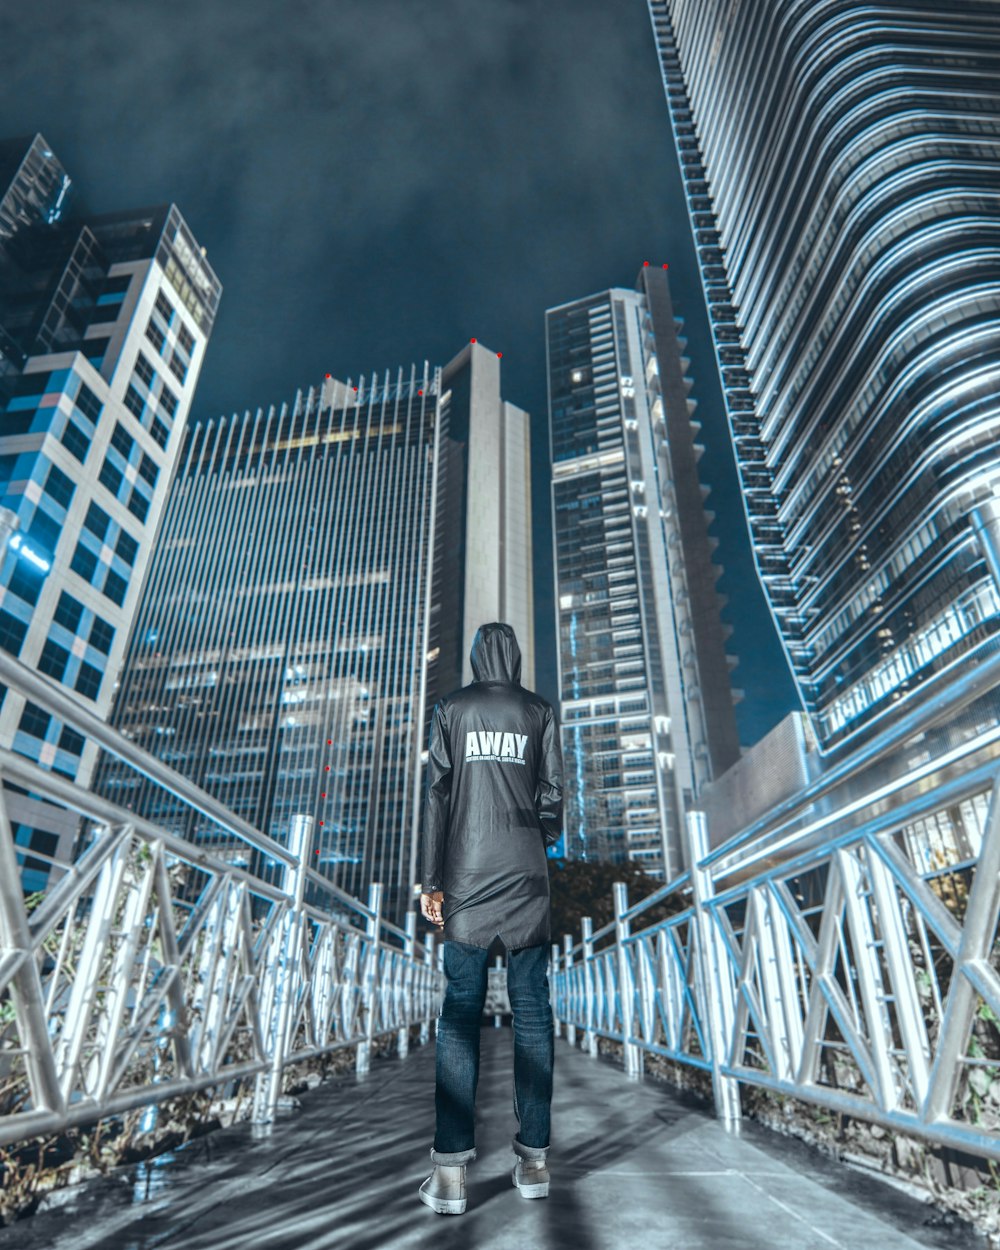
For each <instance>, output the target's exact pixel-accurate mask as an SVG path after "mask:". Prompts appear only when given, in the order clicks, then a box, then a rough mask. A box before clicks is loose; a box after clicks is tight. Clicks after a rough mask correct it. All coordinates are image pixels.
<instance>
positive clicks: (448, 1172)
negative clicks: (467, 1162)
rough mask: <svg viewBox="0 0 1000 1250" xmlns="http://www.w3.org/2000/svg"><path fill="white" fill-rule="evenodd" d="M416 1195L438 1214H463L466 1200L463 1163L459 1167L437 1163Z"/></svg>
mask: <svg viewBox="0 0 1000 1250" xmlns="http://www.w3.org/2000/svg"><path fill="white" fill-rule="evenodd" d="M417 1196H418V1197H419V1199H420V1201H421V1202H425V1203H426V1204H427V1205H428V1206H429V1207H430V1209H431V1210H432V1211H436V1212H437V1213H438V1215H463V1214H464V1213H465V1208H466V1204H467V1202H468V1196H467V1195H466V1192H465V1166H464V1164H463V1165H462V1166H460V1167H447V1166H445V1165H444V1164H441V1163H439V1164H437V1165H436V1167H435V1168H434V1171H433V1172H432V1173H431V1174H430V1176H428V1178H427V1179H426V1180H425V1181H424V1183H423V1184H422V1185H421V1186H420V1189H419V1190H418V1191H417Z"/></svg>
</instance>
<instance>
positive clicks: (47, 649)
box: [38, 638, 69, 681]
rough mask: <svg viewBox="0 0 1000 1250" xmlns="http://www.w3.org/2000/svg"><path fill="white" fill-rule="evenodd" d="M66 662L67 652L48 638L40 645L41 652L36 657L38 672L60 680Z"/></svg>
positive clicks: (67, 658) (67, 661)
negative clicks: (42, 645) (43, 644)
mask: <svg viewBox="0 0 1000 1250" xmlns="http://www.w3.org/2000/svg"><path fill="white" fill-rule="evenodd" d="M68 663H69V652H68V651H67V650H66V648H65V647H60V645H59V644H58V643H57V642H53V641H52V639H51V638H50V639H49V640H48V641H47V642H46V644H45V646H44V647H42V654H41V655H40V656H39V657H38V670H39V672H42V673H44V674H45V675H46V677H54V678H55V680H56V681H62V676H63V673H65V672H66V665H67V664H68Z"/></svg>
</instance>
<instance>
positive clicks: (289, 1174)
mask: <svg viewBox="0 0 1000 1250" xmlns="http://www.w3.org/2000/svg"><path fill="white" fill-rule="evenodd" d="M512 1060H513V1035H512V1033H511V1031H510V1029H508V1028H504V1029H493V1028H488V1027H487V1028H484V1029H483V1031H482V1063H481V1069H480V1079H479V1099H478V1130H477V1133H478V1136H477V1146H478V1148H479V1157H478V1159H477V1161H476V1162H475V1163H474V1164H472V1165H471V1166H470V1167H469V1169H468V1173H467V1178H468V1193H469V1207H468V1210H467V1212H466V1213H465V1215H461V1216H441V1215H436V1214H435V1213H434V1212H433V1211H431V1210H430V1208H428V1207H426V1206H424V1205H423V1203H421V1202H420V1201H419V1199H418V1198H417V1189H418V1187H419V1185H420V1183H421V1181H422V1180H423V1179H424V1177H426V1176H428V1175H429V1174H430V1171H431V1168H432V1166H433V1165H432V1164H431V1162H430V1146H431V1142H432V1140H433V1132H434V1044H433V1041H432V1042H431V1044H430V1045H429V1046H425V1047H418V1048H417V1049H416V1050H414V1051H412V1052H411V1054H410V1056H409V1058H407V1059H403V1060H400V1059H383V1060H375V1061H373V1065H372V1069H371V1072H370V1073H369V1074H368V1075H367V1076H366V1077H361V1078H358V1077H356V1076H354V1075H353V1074H349V1075H347V1076H341V1077H337V1078H334V1079H331V1080H329V1081H328V1082H326V1083H325V1084H323V1085H322V1086H320V1087H319V1088H317V1089H315V1090H313V1091H311V1092H309V1093H308V1094H305V1095H303V1096H302V1108H301V1110H299V1111H297V1112H295V1113H294V1114H292V1115H290V1116H288V1117H287V1118H283V1119H281V1120H280V1121H279V1122H278V1123H277V1124H276V1125H275V1127H274V1129H273V1131H272V1133H271V1134H270V1136H269V1137H266V1138H255V1137H254V1134H253V1132H252V1130H251V1127H250V1126H249V1125H247V1124H242V1125H236V1126H234V1127H232V1128H229V1129H223V1130H219V1131H218V1132H215V1133H212V1134H209V1135H207V1136H205V1137H202V1138H199V1139H198V1140H196V1141H194V1142H191V1143H189V1144H188V1145H186V1146H184V1147H183V1148H181V1149H180V1150H178V1151H176V1152H173V1153H171V1154H166V1155H162V1156H160V1157H159V1158H157V1159H154V1160H151V1161H150V1162H148V1163H144V1164H140V1165H137V1166H133V1167H130V1168H123V1169H120V1170H119V1171H118V1172H116V1173H115V1174H114V1175H112V1176H110V1177H108V1178H101V1179H98V1180H96V1181H92V1182H89V1183H87V1184H85V1185H82V1186H80V1187H79V1189H78V1190H76V1191H75V1193H74V1194H73V1196H71V1197H70V1198H69V1201H68V1202H67V1203H66V1205H64V1206H62V1207H59V1208H57V1209H54V1210H50V1211H43V1212H41V1213H39V1214H38V1215H36V1216H33V1217H31V1218H29V1219H27V1220H22V1221H19V1222H18V1223H17V1224H15V1225H13V1226H11V1227H10V1228H7V1229H4V1230H0V1250H15V1247H16V1250H154V1248H155V1250H404V1248H406V1250H409V1248H413V1250H416V1248H417V1247H431V1246H433V1247H434V1250H467V1248H474V1250H526V1248H531V1250H534V1248H535V1247H539V1248H543V1250H837V1248H840V1250H912V1248H913V1247H918V1246H934V1247H940V1248H942V1250H958V1248H959V1247H963V1248H964V1250H969V1247H970V1239H969V1235H968V1230H967V1228H964V1229H961V1230H960V1229H958V1228H955V1229H950V1228H946V1227H938V1226H934V1225H933V1224H928V1223H927V1221H928V1220H929V1219H932V1217H933V1216H934V1209H933V1208H932V1207H929V1206H924V1205H922V1204H920V1203H918V1202H916V1201H915V1200H913V1199H911V1198H908V1197H906V1196H905V1195H903V1194H900V1193H898V1192H897V1191H895V1190H893V1189H891V1188H890V1187H889V1186H887V1185H884V1184H882V1183H881V1182H879V1181H877V1180H874V1179H869V1178H867V1177H863V1176H859V1175H858V1174H856V1173H854V1172H852V1171H850V1170H849V1169H847V1168H845V1167H843V1166H841V1165H839V1164H837V1163H835V1162H833V1161H830V1160H826V1159H824V1158H822V1157H821V1156H819V1155H817V1154H816V1152H814V1151H812V1150H810V1149H809V1148H808V1147H806V1146H804V1145H803V1144H802V1143H800V1142H796V1141H791V1140H788V1139H785V1138H782V1137H779V1136H777V1135H775V1134H772V1133H769V1132H768V1131H767V1130H766V1129H762V1128H760V1127H759V1126H756V1125H752V1124H751V1125H746V1126H744V1128H743V1129H742V1130H741V1132H740V1133H739V1134H738V1135H734V1134H731V1133H728V1132H726V1130H725V1129H724V1128H723V1127H722V1126H721V1125H720V1124H719V1122H718V1121H717V1120H716V1119H715V1118H714V1117H713V1116H712V1114H711V1113H710V1112H708V1111H705V1110H703V1109H702V1108H701V1107H700V1106H698V1105H695V1104H694V1103H693V1102H692V1100H690V1099H686V1098H684V1097H683V1096H681V1095H678V1094H676V1093H674V1092H673V1091H672V1090H671V1089H670V1088H669V1087H668V1086H665V1085H663V1084H660V1083H658V1082H656V1081H654V1080H652V1079H650V1078H645V1079H642V1080H640V1081H629V1080H627V1079H626V1078H625V1076H624V1075H623V1074H622V1072H621V1069H620V1068H618V1067H616V1066H615V1065H614V1064H613V1063H612V1062H611V1061H610V1060H608V1059H605V1058H601V1059H593V1058H591V1057H590V1056H589V1055H585V1054H583V1053H582V1052H580V1051H578V1050H574V1049H573V1048H571V1047H570V1046H569V1045H568V1044H567V1043H566V1042H565V1041H564V1040H561V1039H560V1040H558V1041H557V1043H556V1066H555V1095H554V1100H553V1111H552V1125H553V1131H552V1150H551V1152H550V1155H549V1165H550V1170H551V1173H552V1188H551V1193H550V1196H549V1197H548V1198H547V1199H538V1200H534V1201H529V1200H526V1199H524V1198H522V1197H521V1196H520V1194H519V1193H518V1192H517V1190H515V1189H514V1187H513V1185H512V1183H511V1169H512V1167H513V1153H512V1151H511V1148H510V1139H511V1137H512V1136H513V1134H514V1132H515V1129H516V1120H515V1118H514V1109H513V1075H512V1073H513V1066H512Z"/></svg>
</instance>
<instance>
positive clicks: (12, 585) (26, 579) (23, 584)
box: [7, 560, 42, 606]
mask: <svg viewBox="0 0 1000 1250" xmlns="http://www.w3.org/2000/svg"><path fill="white" fill-rule="evenodd" d="M41 588H42V575H41V572H40V571H39V570H38V569H35V568H33V567H31V566H26V565H25V563H24V562H23V561H22V560H18V562H17V563H16V564H15V565H14V572H13V573H12V574H11V575H10V581H9V582H8V583H7V589H8V590H9V591H10V593H11V594H12V595H17V597H18V599H23V600H24V602H25V603H29V604H31V605H32V606H34V605H35V604H36V603H37V602H38V592H39V591H40V590H41Z"/></svg>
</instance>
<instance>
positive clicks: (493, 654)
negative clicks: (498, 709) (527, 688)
mask: <svg viewBox="0 0 1000 1250" xmlns="http://www.w3.org/2000/svg"><path fill="white" fill-rule="evenodd" d="M469 658H470V660H471V661H472V675H473V677H474V678H475V679H476V681H507V682H510V683H511V684H512V685H515V686H519V685H520V684H521V648H520V647H519V646H518V645H517V638H516V637H515V636H514V631H513V629H511V627H510V626H509V625H504V624H502V623H501V622H500V621H493V622H491V623H490V624H489V625H480V626H479V628H478V629H477V630H476V636H475V638H474V639H473V640H472V651H471V653H470V656H469Z"/></svg>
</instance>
